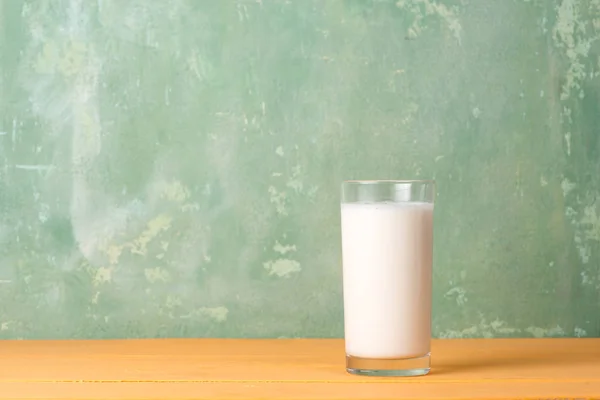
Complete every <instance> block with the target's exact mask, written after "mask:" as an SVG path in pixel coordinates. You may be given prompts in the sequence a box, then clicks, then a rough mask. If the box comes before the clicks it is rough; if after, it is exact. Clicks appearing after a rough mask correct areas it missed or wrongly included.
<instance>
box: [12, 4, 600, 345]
mask: <svg viewBox="0 0 600 400" xmlns="http://www.w3.org/2000/svg"><path fill="white" fill-rule="evenodd" d="M599 39H600V1H599V0H562V1H561V0H529V1H527V0H448V1H442V0H400V1H390V0H379V1H377V0H344V1H343V0H195V1H194V0H187V1H184V0H161V1H159V0H153V1H149V0H130V1H121V0H97V1H92V0H65V1H62V0H38V1H18V0H0V132H1V133H0V338H59V337H60V338H92V337H96V338H105V337H156V336H225V337H230V336H247V337H296V336H308V337H314V336H341V335H342V333H343V329H342V302H341V264H340V227H339V205H338V202H339V183H340V181H341V180H343V179H350V178H358V179H359V178H396V179H402V178H405V179H406V178H421V177H422V178H435V179H436V180H437V182H438V191H439V196H438V198H437V204H436V221H435V224H436V227H435V235H436V237H435V241H436V242H435V265H434V267H435V281H434V288H435V289H434V320H433V326H434V331H435V333H436V335H437V336H440V337H472V336H475V337H481V336H484V337H494V336H526V337H529V336H536V337H540V336H563V335H564V336H600V295H599V292H600V105H599V104H600V103H599V101H600V40H599Z"/></svg>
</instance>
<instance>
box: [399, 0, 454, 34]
mask: <svg viewBox="0 0 600 400" xmlns="http://www.w3.org/2000/svg"><path fill="white" fill-rule="evenodd" d="M396 6H397V7H399V8H401V9H403V10H406V11H409V12H410V13H411V14H412V15H413V22H412V24H411V26H410V27H409V28H408V32H407V36H408V37H409V38H410V39H415V38H416V37H418V36H419V35H420V34H421V32H423V31H424V30H425V29H426V26H425V24H424V23H423V20H424V19H425V17H427V16H430V15H435V16H437V17H439V18H440V19H441V20H443V21H444V22H445V23H446V25H447V27H448V29H449V30H450V32H452V34H453V36H454V38H455V39H456V41H457V42H458V44H459V45H460V44H461V34H462V26H461V24H460V21H459V19H458V16H457V15H458V7H448V6H446V5H445V4H441V3H439V2H437V1H435V0H398V1H397V2H396Z"/></svg>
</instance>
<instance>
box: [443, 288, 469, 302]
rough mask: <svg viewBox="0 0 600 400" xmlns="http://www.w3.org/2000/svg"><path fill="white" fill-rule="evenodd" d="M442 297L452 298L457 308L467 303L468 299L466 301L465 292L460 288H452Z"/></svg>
mask: <svg viewBox="0 0 600 400" xmlns="http://www.w3.org/2000/svg"><path fill="white" fill-rule="evenodd" d="M444 297H447V298H454V300H455V301H456V304H458V305H459V306H462V305H464V304H465V303H466V302H467V301H469V299H467V292H466V291H465V289H463V288H461V287H454V288H452V289H450V290H448V291H447V292H446V294H445V295H444Z"/></svg>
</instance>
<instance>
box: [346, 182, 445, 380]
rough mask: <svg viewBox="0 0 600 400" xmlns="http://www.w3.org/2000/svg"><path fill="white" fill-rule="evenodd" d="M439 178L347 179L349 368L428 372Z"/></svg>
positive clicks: (356, 371)
mask: <svg viewBox="0 0 600 400" xmlns="http://www.w3.org/2000/svg"><path fill="white" fill-rule="evenodd" d="M434 197H435V182H434V181H379V180H375V181H345V182H343V183H342V201H341V213H342V256H343V281H344V285H343V289H344V332H345V335H344V336H345V343H346V370H347V371H348V372H350V373H353V374H360V375H375V376H415V375H425V374H427V373H428V372H429V359H430V355H429V354H430V341H431V269H432V266H431V264H432V250H433V202H434Z"/></svg>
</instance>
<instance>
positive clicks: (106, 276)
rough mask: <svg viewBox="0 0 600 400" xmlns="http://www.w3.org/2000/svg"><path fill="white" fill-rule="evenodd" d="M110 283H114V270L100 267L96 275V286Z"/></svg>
mask: <svg viewBox="0 0 600 400" xmlns="http://www.w3.org/2000/svg"><path fill="white" fill-rule="evenodd" d="M110 281H112V268H110V267H108V268H107V267H100V268H98V270H96V275H95V276H94V285H100V284H102V283H105V282H110Z"/></svg>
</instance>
